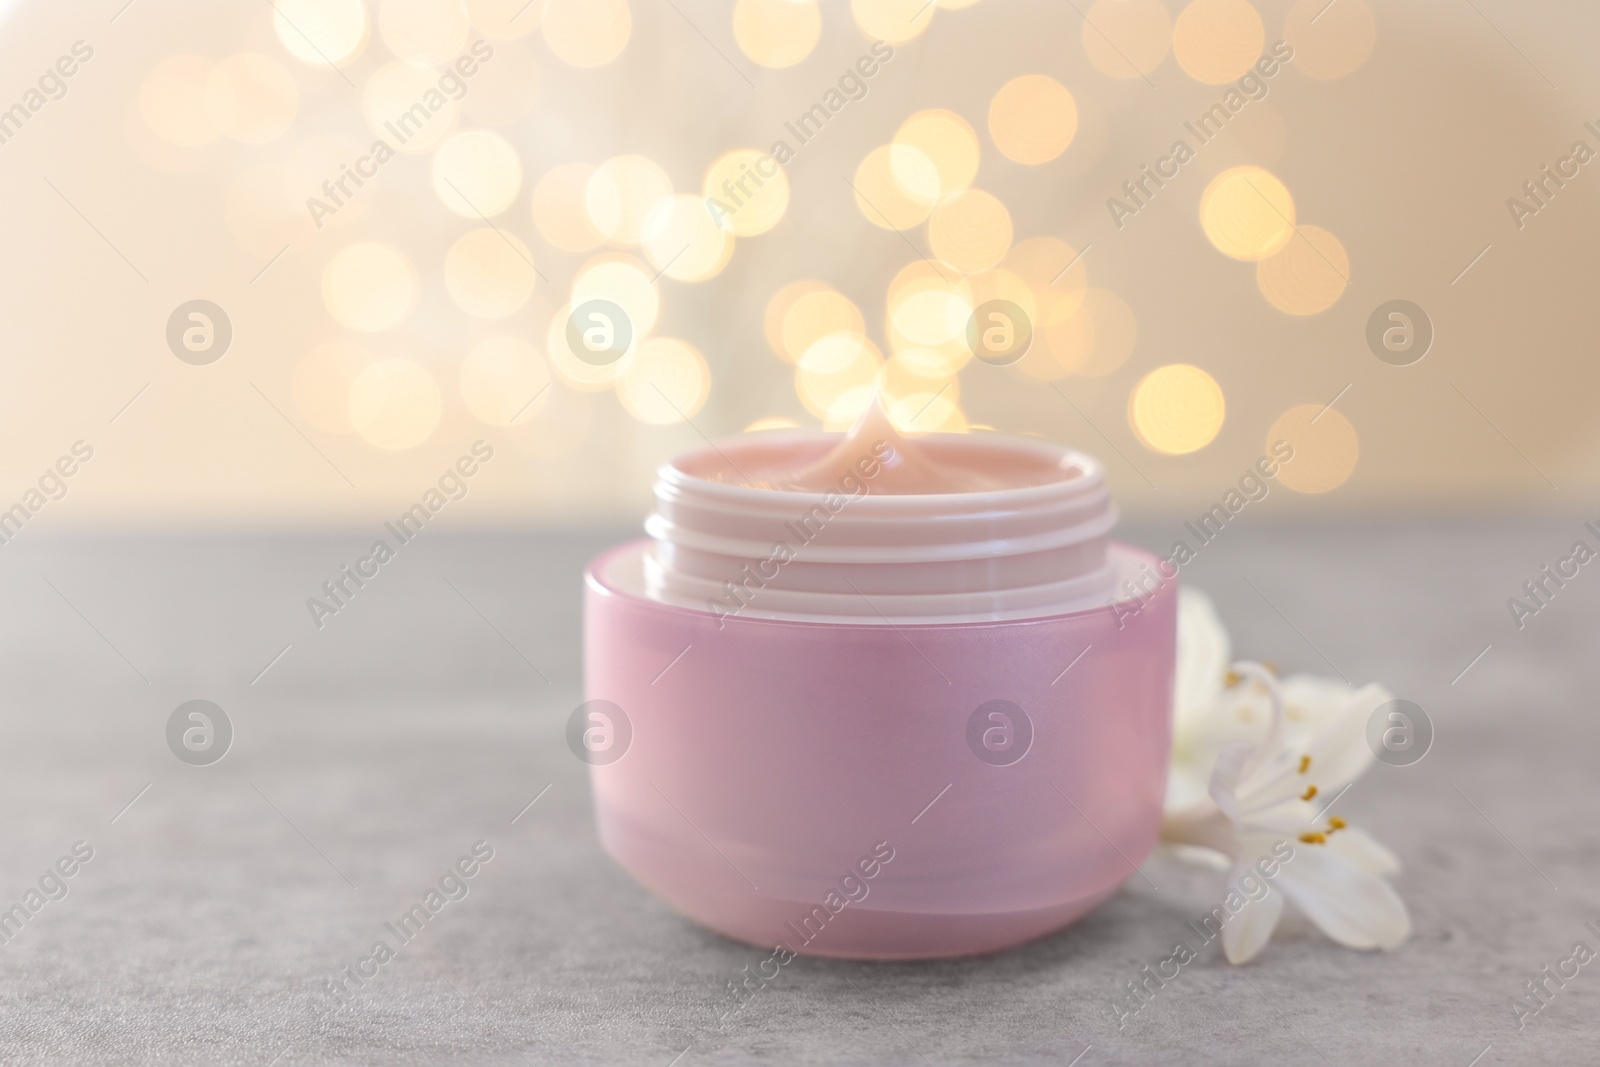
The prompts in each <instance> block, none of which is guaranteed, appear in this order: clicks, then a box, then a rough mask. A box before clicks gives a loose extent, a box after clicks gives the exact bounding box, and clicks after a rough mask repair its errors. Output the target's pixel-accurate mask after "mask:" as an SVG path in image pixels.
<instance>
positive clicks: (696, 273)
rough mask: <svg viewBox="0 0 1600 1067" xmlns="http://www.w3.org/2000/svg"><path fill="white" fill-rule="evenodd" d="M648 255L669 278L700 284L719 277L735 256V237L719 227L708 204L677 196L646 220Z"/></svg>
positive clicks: (696, 198)
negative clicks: (708, 208)
mask: <svg viewBox="0 0 1600 1067" xmlns="http://www.w3.org/2000/svg"><path fill="white" fill-rule="evenodd" d="M644 234H645V243H644V253H645V255H646V256H647V257H648V258H649V260H650V262H651V264H652V265H654V266H655V268H656V269H657V270H658V271H660V272H661V273H662V275H664V276H665V277H668V278H675V279H677V280H678V281H681V282H699V281H704V280H705V279H707V278H710V277H713V276H715V275H716V274H717V273H718V272H720V271H721V270H722V268H723V267H725V266H727V264H728V260H729V259H730V258H731V257H732V256H733V243H734V242H733V238H732V237H729V236H728V235H727V234H726V233H724V232H723V231H722V229H721V228H720V227H718V226H717V224H716V222H715V221H713V219H712V217H711V212H710V211H708V210H706V202H705V201H704V200H701V199H700V198H699V197H695V196H687V195H684V196H676V197H673V198H672V199H671V200H663V201H661V202H660V203H658V204H657V205H656V206H655V207H654V208H652V209H651V212H650V214H649V215H648V216H646V217H645V221H644Z"/></svg>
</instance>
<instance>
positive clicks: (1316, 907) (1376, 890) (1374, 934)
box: [1277, 845, 1411, 949]
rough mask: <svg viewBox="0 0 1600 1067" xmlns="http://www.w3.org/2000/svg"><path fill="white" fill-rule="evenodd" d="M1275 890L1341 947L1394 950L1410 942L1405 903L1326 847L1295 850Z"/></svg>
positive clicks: (1372, 876) (1374, 877) (1376, 878)
mask: <svg viewBox="0 0 1600 1067" xmlns="http://www.w3.org/2000/svg"><path fill="white" fill-rule="evenodd" d="M1277 885H1278V888H1280V889H1282V890H1283V892H1284V893H1285V895H1287V896H1288V897H1289V899H1290V900H1293V901H1294V902H1295V904H1296V905H1297V906H1298V907H1299V908H1300V910H1301V911H1303V912H1305V913H1306V915H1307V917H1308V918H1310V919H1311V921H1312V922H1314V923H1316V924H1317V928H1318V929H1320V930H1321V931H1322V932H1323V933H1325V934H1327V935H1328V936H1329V937H1331V938H1332V939H1333V940H1335V941H1337V942H1338V943H1339V944H1341V945H1345V946H1347V947H1349V948H1385V949H1390V948H1395V947H1396V946H1398V945H1399V944H1400V943H1401V942H1403V941H1404V940H1405V939H1406V938H1408V937H1410V936H1411V916H1410V915H1409V914H1408V913H1407V912H1406V905H1405V901H1403V900H1401V899H1400V895H1399V894H1398V893H1396V892H1395V891H1394V889H1393V888H1392V887H1391V886H1390V885H1389V883H1388V882H1386V881H1384V880H1383V879H1382V878H1381V877H1379V876H1378V875H1376V874H1370V873H1368V872H1366V871H1363V870H1362V869H1361V868H1359V867H1357V866H1356V865H1355V864H1353V863H1351V862H1350V861H1349V860H1347V859H1346V858H1345V857H1344V856H1343V855H1341V854H1340V853H1338V852H1334V851H1332V850H1330V849H1329V848H1327V847H1325V846H1318V845H1303V846H1300V847H1297V848H1296V849H1295V853H1294V858H1293V859H1291V860H1289V861H1288V862H1287V863H1285V864H1284V865H1283V867H1282V868H1281V869H1280V870H1279V872H1278V878H1277Z"/></svg>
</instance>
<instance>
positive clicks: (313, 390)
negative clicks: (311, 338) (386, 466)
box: [289, 341, 372, 433]
mask: <svg viewBox="0 0 1600 1067" xmlns="http://www.w3.org/2000/svg"><path fill="white" fill-rule="evenodd" d="M371 362H372V356H371V355H370V354H369V353H368V352H367V350H366V349H364V348H362V347H361V346H360V345H357V344H353V343H351V342H349V341H330V342H328V343H327V344H321V345H317V346H316V347H315V348H313V349H311V350H310V351H309V352H307V353H306V354H305V355H303V356H301V357H300V361H299V362H298V363H296V364H295V367H294V373H293V375H292V376H291V377H290V380H289V391H290V395H291V396H293V397H294V406H295V410H297V411H298V412H299V413H300V416H301V418H303V419H305V420H306V421H307V422H309V423H310V424H311V425H312V426H314V427H316V428H317V429H319V430H321V431H322V432H323V433H354V432H355V427H354V426H352V425H351V423H350V387H351V385H353V384H354V383H355V380H356V378H357V377H359V376H360V374H361V372H362V371H363V370H365V369H366V368H367V365H368V364H369V363H371Z"/></svg>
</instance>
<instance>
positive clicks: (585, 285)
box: [562, 253, 661, 339]
mask: <svg viewBox="0 0 1600 1067" xmlns="http://www.w3.org/2000/svg"><path fill="white" fill-rule="evenodd" d="M654 277H655V271H653V270H649V269H647V268H646V267H645V265H644V264H643V263H640V262H639V261H638V260H637V259H634V258H633V257H632V256H628V255H622V254H619V253H610V254H607V255H601V256H596V257H594V258H593V259H591V260H589V261H588V262H587V263H585V264H584V265H583V266H582V267H580V268H578V274H577V276H576V277H575V278H574V279H573V281H572V306H573V307H581V306H582V305H583V304H585V303H587V302H588V301H590V300H609V301H611V302H612V303H613V304H616V305H617V306H618V307H620V308H621V309H622V310H623V312H624V313H626V314H627V316H628V321H629V326H630V329H631V332H632V334H633V336H634V338H636V339H637V338H641V337H644V336H645V335H646V334H648V333H649V332H650V330H651V328H652V327H654V326H655V324H656V316H657V315H658V314H659V313H660V311H661V294H660V293H659V292H658V291H657V289H656V286H655V283H654V281H653V279H654ZM562 328H563V330H565V324H564V322H563V324H562Z"/></svg>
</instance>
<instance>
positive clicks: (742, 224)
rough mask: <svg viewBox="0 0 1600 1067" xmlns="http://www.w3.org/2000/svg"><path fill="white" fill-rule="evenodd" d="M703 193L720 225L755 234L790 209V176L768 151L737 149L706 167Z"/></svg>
mask: <svg viewBox="0 0 1600 1067" xmlns="http://www.w3.org/2000/svg"><path fill="white" fill-rule="evenodd" d="M780 2H786V0H780ZM702 192H703V195H704V196H705V202H704V204H703V207H702V210H703V211H704V212H705V213H706V214H708V215H710V216H711V217H712V218H713V219H715V220H716V223H717V225H719V226H720V227H721V228H722V229H724V230H726V231H727V232H728V233H731V234H733V235H734V236H736V237H754V236H756V235H757V234H762V233H766V232H767V231H768V230H770V229H772V228H773V227H774V226H776V225H777V224H778V221H779V220H780V219H782V218H783V213H784V212H785V211H786V210H788V207H789V176H788V175H787V174H786V173H784V170H783V167H781V166H780V165H779V164H778V161H777V160H776V159H774V158H773V157H772V156H770V155H768V154H767V153H765V152H762V151H759V150H758V149H754V148H737V149H735V150H733V151H732V152H725V153H723V155H721V156H720V157H718V158H717V160H716V162H714V163H712V164H711V166H710V167H709V168H708V169H707V170H706V178H705V182H704V183H703V185H702Z"/></svg>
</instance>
